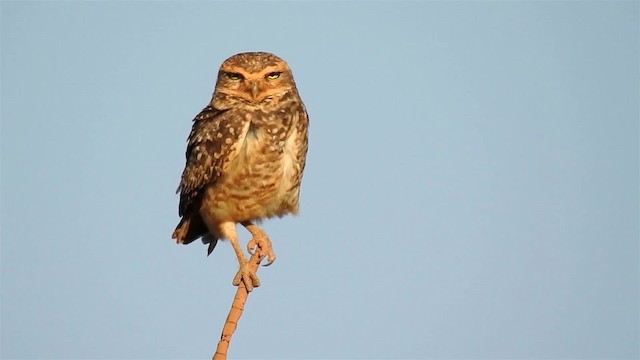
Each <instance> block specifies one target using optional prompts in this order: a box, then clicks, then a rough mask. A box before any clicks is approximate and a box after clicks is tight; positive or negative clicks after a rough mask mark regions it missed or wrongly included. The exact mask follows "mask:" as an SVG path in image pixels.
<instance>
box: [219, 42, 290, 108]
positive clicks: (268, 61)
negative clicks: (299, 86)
mask: <svg viewBox="0 0 640 360" xmlns="http://www.w3.org/2000/svg"><path fill="white" fill-rule="evenodd" d="M292 90H293V91H295V82H294V81H293V74H292V73H291V69H289V66H288V65H287V63H286V62H285V61H284V60H282V59H281V58H279V57H277V56H275V55H273V54H270V53H267V52H247V53H241V54H237V55H234V56H232V57H230V58H228V59H227V60H225V61H224V62H223V63H222V66H220V71H219V72H218V81H217V82H216V89H215V91H214V94H213V96H214V99H215V98H216V95H217V96H219V97H223V98H225V99H226V100H232V101H233V100H236V101H238V100H239V101H241V102H244V103H249V104H259V103H261V102H263V101H264V100H268V99H272V98H274V97H277V96H278V95H282V94H284V93H287V92H289V91H292Z"/></svg>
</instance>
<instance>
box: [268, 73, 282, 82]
mask: <svg viewBox="0 0 640 360" xmlns="http://www.w3.org/2000/svg"><path fill="white" fill-rule="evenodd" d="M280 74H282V73H281V72H272V73H268V74H267V79H269V80H275V79H277V78H279V77H280Z"/></svg>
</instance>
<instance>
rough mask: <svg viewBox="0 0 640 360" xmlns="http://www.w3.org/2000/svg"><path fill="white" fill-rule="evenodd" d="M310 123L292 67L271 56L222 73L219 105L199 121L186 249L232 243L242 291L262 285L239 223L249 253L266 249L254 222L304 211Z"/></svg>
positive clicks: (187, 193)
mask: <svg viewBox="0 0 640 360" xmlns="http://www.w3.org/2000/svg"><path fill="white" fill-rule="evenodd" d="M307 127H308V118H307V112H306V110H305V107H304V105H303V103H302V100H301V99H300V96H299V95H298V91H297V89H296V85H295V82H294V80H293V75H292V73H291V70H290V69H289V66H288V65H287V63H286V62H285V61H284V60H282V59H280V58H279V57H277V56H275V55H273V54H269V53H265V52H251V53H242V54H237V55H234V56H232V57H230V58H229V59H227V60H226V61H225V62H224V63H223V64H222V66H221V67H220V71H219V72H218V80H217V83H216V87H215V90H214V93H213V97H212V99H211V102H210V103H209V105H208V106H207V107H205V108H204V109H203V110H202V112H200V114H198V116H196V117H195V119H194V123H193V127H192V130H191V133H190V134H189V139H188V144H187V152H186V158H187V163H186V166H185V169H184V172H183V173H182V180H181V181H180V186H179V187H178V191H179V192H180V205H179V214H180V216H181V217H182V219H181V220H180V223H179V224H178V226H177V227H176V230H175V231H174V232H173V235H172V236H173V238H174V239H176V240H177V242H178V243H182V244H188V243H190V242H192V241H194V240H196V239H198V238H200V237H202V239H203V242H205V243H209V253H211V251H213V248H214V247H215V245H216V243H217V241H218V239H223V238H226V239H229V240H230V241H231V244H232V245H233V248H234V251H235V252H236V256H237V257H238V262H239V263H240V270H239V271H238V275H236V278H235V279H234V282H233V283H234V284H235V285H238V284H239V283H240V281H243V282H244V283H245V286H246V287H247V290H249V291H251V289H252V288H253V287H254V286H258V285H259V281H258V278H257V276H256V275H255V273H254V272H252V271H250V270H249V269H248V267H247V266H246V265H247V260H246V258H245V256H244V254H243V252H242V249H241V248H240V246H239V244H238V240H237V234H236V229H235V226H236V223H241V224H242V225H243V226H245V227H246V228H247V230H249V232H251V234H252V235H253V239H252V240H251V241H250V242H249V245H248V248H249V249H250V251H251V249H253V248H255V246H256V245H260V246H261V247H263V248H266V249H267V250H266V251H267V253H268V262H269V263H271V262H273V260H274V259H275V255H274V254H273V252H272V251H271V243H270V241H269V238H268V237H267V236H266V234H265V233H264V232H263V231H262V230H261V229H259V228H258V227H257V226H256V225H254V224H253V222H254V221H256V220H260V219H264V218H270V217H274V216H278V217H282V216H284V215H286V214H296V213H297V212H298V197H299V193H300V182H301V181H302V172H303V170H304V166H305V157H306V153H307Z"/></svg>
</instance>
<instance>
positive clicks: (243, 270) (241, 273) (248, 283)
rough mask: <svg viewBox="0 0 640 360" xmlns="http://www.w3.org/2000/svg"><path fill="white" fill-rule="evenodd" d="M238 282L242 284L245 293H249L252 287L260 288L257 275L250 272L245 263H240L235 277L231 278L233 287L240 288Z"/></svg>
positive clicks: (247, 264)
mask: <svg viewBox="0 0 640 360" xmlns="http://www.w3.org/2000/svg"><path fill="white" fill-rule="evenodd" d="M240 282H242V283H243V284H244V287H245V289H247V292H251V291H252V290H253V288H254V287H258V286H260V279H258V275H256V272H255V271H253V270H251V268H250V267H249V263H247V262H246V261H244V262H241V263H240V269H239V270H238V273H237V274H236V277H234V278H233V285H235V286H240Z"/></svg>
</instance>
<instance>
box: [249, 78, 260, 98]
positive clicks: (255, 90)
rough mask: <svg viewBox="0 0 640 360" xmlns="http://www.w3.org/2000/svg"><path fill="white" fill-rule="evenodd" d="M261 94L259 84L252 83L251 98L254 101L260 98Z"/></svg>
mask: <svg viewBox="0 0 640 360" xmlns="http://www.w3.org/2000/svg"><path fill="white" fill-rule="evenodd" d="M259 92H260V89H258V82H257V81H254V82H252V83H251V97H252V98H253V100H255V99H257V98H258V93H259Z"/></svg>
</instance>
